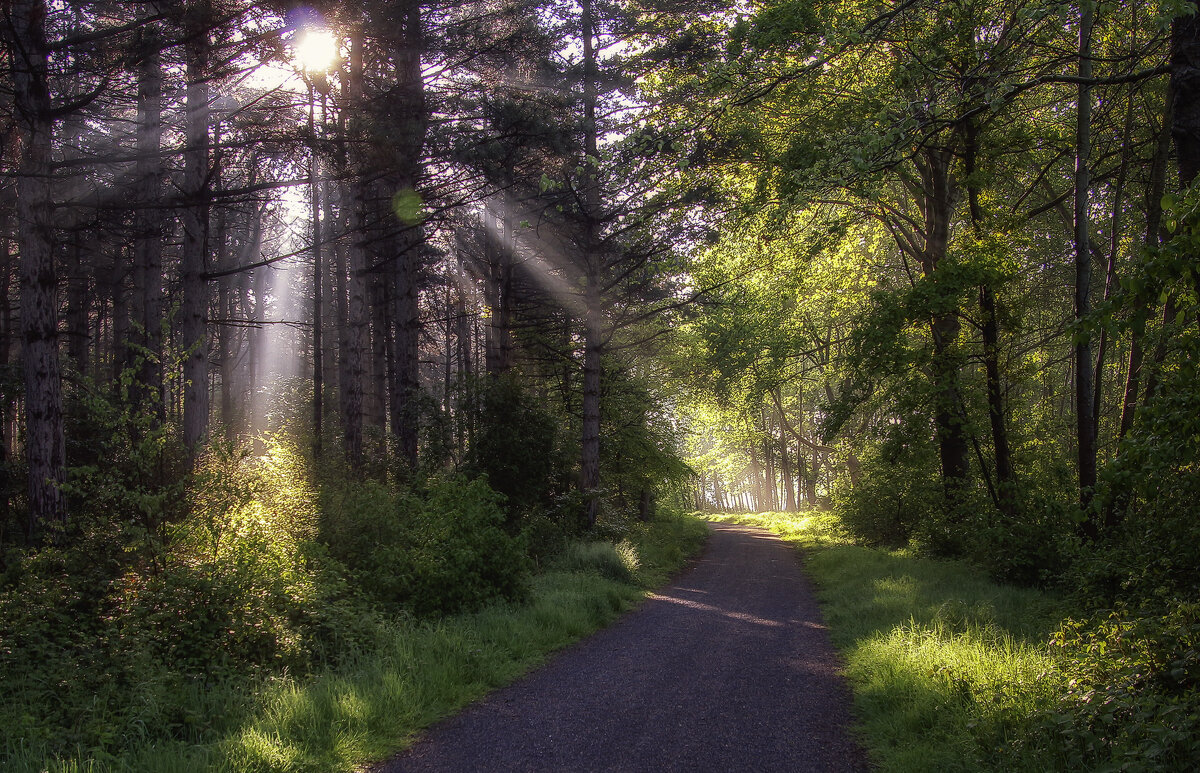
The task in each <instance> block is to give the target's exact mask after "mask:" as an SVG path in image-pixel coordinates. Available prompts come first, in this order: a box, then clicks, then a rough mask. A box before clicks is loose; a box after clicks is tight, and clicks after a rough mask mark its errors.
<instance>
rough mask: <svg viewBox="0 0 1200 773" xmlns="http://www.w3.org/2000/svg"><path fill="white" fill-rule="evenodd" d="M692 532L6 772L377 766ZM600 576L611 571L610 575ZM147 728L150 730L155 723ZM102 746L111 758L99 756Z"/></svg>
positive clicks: (651, 538)
mask: <svg viewBox="0 0 1200 773" xmlns="http://www.w3.org/2000/svg"><path fill="white" fill-rule="evenodd" d="M706 534H707V531H706V529H705V526H704V524H703V522H701V521H700V520H698V519H696V518H692V517H688V516H671V517H665V518H663V519H661V520H658V521H655V522H653V523H651V524H649V525H647V526H644V527H643V526H637V527H634V528H633V529H632V531H631V534H630V537H629V539H628V540H627V541H626V542H624V543H622V545H620V546H618V547H614V546H612V545H611V544H610V545H608V546H607V548H604V547H599V546H592V547H587V548H584V552H587V551H592V552H593V553H597V552H599V553H602V554H606V553H611V555H612V556H615V557H616V559H617V562H618V565H619V566H620V567H622V569H623V570H624V572H625V574H624V575H623V577H624V580H623V581H618V580H614V579H611V578H610V577H606V576H604V574H603V573H604V572H605V571H606V569H604V568H603V566H609V563H606V562H607V561H608V559H606V558H601V559H599V560H600V563H601V564H602V567H601V568H597V567H596V566H594V565H592V566H588V565H584V566H573V567H568V568H554V569H552V570H550V571H546V572H543V573H541V574H539V575H537V576H536V577H534V579H533V591H532V594H531V599H530V600H529V601H528V602H527V603H524V604H520V605H499V606H494V607H490V608H487V609H484V610H482V611H480V612H476V613H472V614H464V615H457V616H453V617H447V618H444V619H442V620H439V621H435V622H420V621H415V620H412V619H398V620H395V621H393V622H392V623H390V624H389V627H388V628H387V630H386V631H384V632H383V634H382V635H381V636H380V637H379V643H378V644H377V646H375V647H374V648H372V649H371V650H370V651H364V652H359V653H357V654H356V655H355V656H354V657H352V658H349V659H347V660H345V661H344V662H343V663H342V664H341V665H340V666H339V667H337V668H336V669H331V670H326V671H324V672H320V673H317V674H315V675H312V676H308V677H303V678H301V677H289V676H284V677H276V678H273V679H271V680H269V681H259V682H255V683H249V684H248V683H228V682H226V683H216V684H213V685H204V686H200V685H198V686H196V687H195V688H194V694H193V695H189V696H188V697H187V698H186V699H185V700H184V703H185V704H186V706H187V708H186V710H185V711H184V714H185V717H184V718H183V719H182V722H183V724H185V725H187V726H189V729H188V730H186V731H185V732H171V733H166V732H164V731H163V727H162V726H161V725H162V723H163V722H164V719H163V718H162V717H161V716H156V715H155V714H154V707H153V706H147V709H146V712H145V713H146V716H147V722H146V723H145V724H143V725H141V726H140V727H139V726H137V725H136V724H135V725H126V726H122V727H114V728H113V730H112V732H113V733H114V734H122V735H124V736H126V737H124V738H122V740H121V743H118V744H113V745H112V746H115V747H117V748H120V749H121V752H120V753H118V754H112V753H106V752H104V751H102V750H97V749H77V750H76V753H75V754H74V755H72V756H71V757H69V758H62V759H54V760H48V759H46V755H45V753H44V750H41V749H39V748H36V746H24V747H22V746H18V747H17V748H13V747H12V746H10V747H9V748H8V749H6V750H0V751H3V752H4V756H3V757H0V760H2V761H3V767H4V770H6V771H14V773H15V772H16V771H31V772H32V771H62V772H63V773H76V772H82V771H109V770H112V771H163V772H164V773H173V772H174V771H179V772H180V773H183V772H184V771H189V772H190V771H199V770H209V771H238V772H239V773H240V772H241V771H351V770H357V769H360V768H361V767H362V766H363V765H364V764H367V763H370V762H373V761H377V760H380V759H384V758H386V757H388V756H389V755H390V754H392V753H394V752H396V751H397V750H399V749H401V748H403V747H404V746H406V745H407V744H408V743H410V742H411V741H412V740H413V739H414V738H415V737H416V735H417V733H418V732H419V731H420V730H422V729H423V728H425V727H427V726H428V725H430V724H431V723H433V722H435V721H436V720H438V719H440V718H442V717H445V716H447V715H450V714H453V713H455V712H456V711H458V710H460V709H462V708H463V707H464V706H466V705H467V704H468V703H470V702H472V701H474V700H477V699H478V698H480V697H481V696H483V695H484V694H486V693H487V692H489V691H490V690H493V689H495V688H496V687H499V686H501V685H504V684H507V683H509V682H511V681H513V680H514V679H516V678H517V677H519V676H521V675H522V674H524V673H526V672H527V671H529V670H530V669H531V668H534V667H535V666H537V665H538V664H540V663H542V662H543V661H544V660H545V658H546V657H547V655H548V654H549V653H551V652H553V651H555V650H557V649H560V648H562V647H563V646H565V645H567V644H569V643H571V642H573V641H575V640H577V639H579V638H580V637H582V636H585V635H587V634H589V633H591V632H593V631H595V630H597V629H599V628H601V627H603V626H604V625H606V624H607V623H609V622H611V621H612V620H614V619H615V618H616V617H617V616H618V615H620V614H621V613H622V612H624V611H625V610H628V609H630V608H631V607H633V606H634V605H636V604H637V603H638V602H640V601H641V600H642V599H643V598H644V597H645V594H646V590H647V589H648V588H651V587H654V586H656V585H658V584H661V582H663V581H664V580H665V579H666V578H667V577H668V576H669V575H670V574H671V573H672V572H674V571H675V570H677V569H678V568H680V567H681V566H682V565H683V563H684V562H685V561H686V560H687V558H688V557H689V556H690V555H691V554H692V553H694V552H696V551H697V550H698V549H699V548H700V546H701V545H702V544H703V542H704V539H705V536H706ZM609 569H611V566H609ZM156 723H157V724H156ZM110 748H111V747H110Z"/></svg>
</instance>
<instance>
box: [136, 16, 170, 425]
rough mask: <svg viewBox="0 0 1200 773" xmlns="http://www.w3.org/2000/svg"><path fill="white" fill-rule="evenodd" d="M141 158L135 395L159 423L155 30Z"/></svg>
mask: <svg viewBox="0 0 1200 773" xmlns="http://www.w3.org/2000/svg"><path fill="white" fill-rule="evenodd" d="M137 44H138V55H139V57H140V61H139V68H138V122H137V127H138V134H137V154H138V160H137V163H136V166H135V170H134V174H135V176H136V180H137V183H136V184H137V192H136V194H135V199H136V201H137V202H138V206H137V207H136V208H135V211H134V213H133V218H134V234H135V235H134V239H135V241H134V248H133V264H134V270H133V286H134V291H133V292H134V294H133V307H134V314H135V319H136V320H137V322H138V325H140V326H141V328H142V329H141V331H140V335H139V336H138V340H139V342H140V343H141V345H142V348H143V356H142V359H141V368H140V369H139V373H138V382H139V383H138V386H137V389H136V390H135V396H136V397H138V398H141V397H142V396H143V395H146V394H147V393H148V397H149V399H150V401H151V403H152V405H153V406H154V414H155V416H156V417H157V419H158V421H160V422H161V421H163V419H165V417H166V407H165V405H164V404H163V400H164V395H163V372H162V293H163V290H162V243H163V238H164V236H165V234H164V225H165V221H166V215H165V211H164V209H163V202H162V199H163V191H162V182H163V175H164V171H163V160H162V100H163V85H162V78H163V74H162V59H161V45H162V44H161V41H160V40H159V38H158V36H157V34H156V33H155V32H154V31H153V30H151V29H144V30H142V32H141V33H140V36H139V39H138V43H137Z"/></svg>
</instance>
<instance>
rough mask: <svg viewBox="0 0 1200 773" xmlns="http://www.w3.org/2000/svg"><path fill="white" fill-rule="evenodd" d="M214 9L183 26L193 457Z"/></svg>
mask: <svg viewBox="0 0 1200 773" xmlns="http://www.w3.org/2000/svg"><path fill="white" fill-rule="evenodd" d="M210 10H211V9H210V8H209V6H208V3H207V2H200V3H196V4H195V5H194V6H192V7H190V8H189V9H188V11H187V14H186V17H185V20H184V26H185V31H186V32H187V42H186V43H185V44H184V64H185V68H186V77H187V95H186V99H185V104H186V110H187V118H186V122H185V129H186V140H187V145H186V147H185V149H184V154H183V156H184V158H183V195H184V199H185V206H184V207H183V210H182V212H181V216H180V219H181V220H182V222H183V250H182V252H181V255H180V284H181V290H182V294H183V302H182V307H181V309H180V312H181V313H180V317H181V319H180V337H181V339H182V340H181V344H182V346H183V350H184V353H185V355H184V361H183V380H184V395H183V442H184V445H185V446H186V447H187V449H188V453H189V454H191V455H192V456H193V458H194V457H195V455H196V453H197V452H198V451H199V449H200V444H201V443H202V442H203V441H204V438H205V435H206V434H207V432H208V405H209V396H208V331H207V320H206V317H207V312H208V283H207V282H206V281H205V279H204V273H205V270H206V268H207V265H206V264H207V261H208V211H209V182H208V174H209V144H208V143H209V137H208V124H209V99H208V94H209V91H208V80H207V78H208V57H209V40H208V36H209V24H208V18H209V16H210Z"/></svg>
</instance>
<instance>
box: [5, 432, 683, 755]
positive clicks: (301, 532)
mask: <svg viewBox="0 0 1200 773" xmlns="http://www.w3.org/2000/svg"><path fill="white" fill-rule="evenodd" d="M222 479H223V480H222ZM197 480H205V481H207V482H208V483H210V484H211V487H205V489H204V491H203V492H197V496H198V498H199V499H201V500H203V502H204V508H209V511H208V515H207V517H197V518H195V519H194V520H190V521H187V520H185V521H184V522H182V523H180V524H179V525H178V532H176V531H172V540H171V541H170V542H168V543H167V545H166V547H167V548H169V550H168V552H167V553H166V554H164V555H163V556H162V557H161V560H160V561H159V562H158V564H157V568H146V570H145V571H144V572H142V573H140V574H139V573H136V572H134V570H133V567H128V568H126V570H125V571H126V574H124V575H120V576H118V577H117V578H116V579H115V580H113V579H112V570H111V567H109V566H108V565H106V564H97V562H95V561H94V560H93V556H95V555H97V554H98V553H97V545H102V544H105V543H106V542H108V541H110V540H112V538H113V535H112V533H96V534H85V535H82V536H80V537H78V540H79V541H78V542H76V543H74V544H73V545H71V546H69V547H65V548H61V549H60V548H54V547H48V548H45V549H43V550H40V551H34V552H30V553H28V554H26V555H24V556H22V558H21V560H20V561H19V562H18V563H17V564H15V565H14V566H13V567H11V569H10V571H9V572H8V573H6V574H5V575H4V583H3V585H2V586H0V690H3V693H4V695H5V700H4V702H3V703H2V704H0V766H2V767H4V769H5V770H14V771H18V770H29V771H39V770H63V771H66V770H78V769H84V768H90V767H92V766H95V767H98V768H103V769H112V770H148V769H153V770H229V769H234V770H249V769H272V770H315V769H320V770H352V769H359V768H360V767H361V765H362V764H363V763H366V762H370V761H374V760H377V759H380V758H382V757H384V756H386V755H387V754H390V753H392V752H393V751H395V750H396V749H397V748H399V747H401V746H402V745H403V744H405V743H407V742H409V741H410V740H411V738H412V736H413V734H414V733H415V732H416V731H417V730H418V729H420V728H422V727H424V726H425V725H428V724H429V723H431V722H433V721H435V720H437V719H438V718H440V717H442V716H444V715H445V714H447V713H448V712H451V711H454V710H457V709H458V708H461V707H462V706H463V705H465V704H466V703H467V702H469V701H471V700H473V699H475V698H477V697H478V696H479V695H481V694H482V693H483V692H485V691H486V690H488V689H491V688H493V687H496V686H498V685H501V684H504V683H506V682H508V681H511V680H512V679H514V678H516V677H517V676H519V675H520V674H521V673H523V672H524V671H526V670H527V669H529V668H531V667H533V666H535V665H536V664H537V663H539V662H540V661H541V660H542V658H544V657H545V655H546V654H547V653H548V652H550V651H552V650H554V649H557V648H559V647H562V646H564V645H565V644H567V643H569V642H571V641H573V640H574V639H576V638H578V637H580V636H582V635H584V634H586V633H588V632H590V631H592V630H595V628H597V627H599V626H601V625H603V624H605V623H606V622H608V621H610V620H611V619H612V618H613V617H614V616H615V615H616V614H618V613H619V612H621V611H623V610H624V609H627V608H628V607H629V606H630V605H631V604H633V603H635V602H636V601H637V600H638V599H639V598H640V597H641V596H642V590H641V587H645V586H639V585H637V584H636V583H634V582H632V580H633V579H634V578H632V577H626V580H627V581H626V582H615V581H613V580H610V579H605V578H602V577H601V576H599V575H598V574H596V573H595V572H592V571H586V570H584V571H578V572H577V571H567V570H562V569H558V570H554V571H550V572H545V573H542V574H540V575H538V576H537V577H535V578H533V579H532V581H531V582H530V585H529V588H528V594H527V595H525V596H524V597H523V599H522V601H521V602H520V603H515V604H511V603H503V604H492V605H489V606H488V607H486V608H485V609H482V610H480V611H475V612H471V613H466V614H458V615H445V616H441V617H439V618H438V619H436V620H419V619H417V618H416V617H414V616H412V615H408V614H399V615H382V614H379V611H378V609H379V606H380V605H381V602H379V601H378V589H375V590H371V589H360V588H359V587H358V586H357V584H356V583H357V582H358V581H359V579H360V578H365V577H366V575H364V574H361V573H359V572H356V571H353V570H350V569H347V568H346V566H345V565H343V564H342V563H341V561H340V560H338V559H336V558H334V556H333V553H335V552H340V554H341V555H343V556H344V557H346V559H347V560H348V561H361V560H362V559H363V557H364V555H365V554H364V553H363V552H362V551H364V550H367V549H368V546H369V545H370V543H371V541H372V540H375V539H388V540H393V539H398V540H404V539H411V538H412V535H413V534H414V531H413V530H414V529H416V530H417V531H419V532H421V533H423V534H424V535H425V538H426V539H433V538H434V537H435V536H437V537H440V538H445V537H446V535H445V529H446V528H448V527H450V526H451V525H455V524H463V523H466V524H468V525H474V526H479V525H480V522H482V523H485V524H489V525H490V530H491V531H492V532H494V534H495V535H501V536H502V537H503V538H504V539H508V540H510V543H509V544H514V543H515V540H511V538H509V537H508V536H507V535H506V534H505V533H504V531H503V529H502V528H501V524H502V522H503V514H502V511H501V509H500V506H499V499H498V495H497V494H495V493H494V492H491V491H490V490H488V489H487V487H486V485H485V484H484V483H483V482H482V481H474V482H464V481H446V482H444V483H442V484H440V485H439V486H435V487H434V489H433V490H432V491H431V492H430V493H429V495H428V496H427V497H426V498H424V499H420V498H417V497H415V496H413V495H410V494H406V495H403V496H401V495H397V494H393V493H390V492H388V491H387V490H386V489H384V488H383V487H380V486H377V485H374V484H365V485H364V484H349V483H346V482H344V481H343V482H342V485H343V486H344V487H345V488H344V490H342V491H340V492H338V493H336V494H335V495H329V494H328V493H324V494H322V493H318V492H317V491H316V490H315V488H314V487H313V486H312V485H311V484H309V483H307V482H306V481H307V480H308V478H307V476H306V474H305V465H304V463H303V460H302V459H301V458H300V457H298V456H297V455H296V454H295V449H294V448H289V447H288V446H287V445H286V444H277V445H274V446H272V447H271V449H270V451H269V453H268V454H267V455H266V456H265V457H261V458H260V457H254V456H253V455H250V454H246V453H245V452H244V450H243V451H239V450H237V449H236V448H215V449H213V450H212V451H211V452H210V453H209V454H208V455H207V456H206V458H205V462H204V464H203V465H202V471H201V473H200V475H199V476H198V477H197ZM414 502H416V503H418V504H420V507H419V508H418V509H417V510H416V511H415V512H414V511H409V510H404V509H402V508H401V507H400V505H402V504H405V503H407V504H410V505H411V504H413V503H414ZM318 503H320V507H318ZM333 506H336V507H338V508H341V511H340V512H338V513H336V516H335V517H332V518H331V517H330V516H331V515H334V513H333V512H332V511H331V510H330V509H329V508H330V507H333ZM204 508H197V513H198V514H199V513H200V512H201V511H202V510H204ZM349 509H354V510H355V512H353V513H350V514H347V510H349ZM422 510H425V511H426V512H422ZM397 513H399V515H397ZM447 514H448V515H447ZM377 517H384V518H385V520H386V523H385V524H384V525H383V526H382V527H381V528H380V529H379V530H377V531H375V532H373V533H372V532H368V534H367V535H366V536H365V537H363V538H362V539H361V541H360V542H358V543H355V544H351V545H349V546H342V547H343V548H344V549H342V550H340V551H336V550H335V547H338V546H339V544H340V543H339V541H340V540H341V539H350V538H351V537H352V536H353V535H354V534H355V528H356V527H357V526H364V527H365V526H368V525H369V524H370V523H371V522H372V519H374V518H377ZM412 520H416V521H421V522H422V523H421V524H414V523H412V522H411V521H412ZM422 530H423V531H422ZM703 533H704V527H703V525H702V524H700V523H699V522H698V521H696V520H695V519H687V518H684V517H683V516H671V517H670V518H668V519H666V520H663V521H655V522H652V523H650V524H646V525H644V526H643V527H642V528H641V530H639V531H638V532H637V533H636V534H634V535H633V536H631V538H630V542H629V543H627V544H626V545H625V546H624V547H622V548H621V550H622V551H624V553H625V555H626V560H630V559H631V558H632V556H635V555H639V556H641V565H642V570H643V571H644V572H646V573H648V575H649V576H650V577H652V578H655V579H656V580H661V578H662V577H664V576H665V574H666V573H667V572H670V571H674V570H675V569H677V568H678V567H679V566H680V565H681V564H682V561H683V560H684V559H685V558H686V556H687V555H690V553H691V552H694V550H695V549H696V548H697V547H698V546H699V544H700V541H701V540H698V539H697V536H700V537H702V535H703ZM265 535H271V539H264V536H265ZM314 536H317V539H316V540H314ZM326 540H328V541H329V545H328V550H326V549H325V547H324V546H323V543H324V542H325V541H326ZM451 541H453V538H451ZM464 544H467V546H468V547H470V546H471V545H475V546H476V547H489V546H490V547H494V545H483V544H479V543H464ZM608 547H609V550H610V551H615V550H616V548H614V547H613V546H611V545H609V546H608ZM461 549H462V544H460V545H459V548H457V549H452V550H451V551H449V554H450V555H453V554H454V553H455V552H456V550H461ZM509 558H512V557H511V556H509ZM652 562H655V563H652ZM470 563H471V561H468V562H467V565H468V566H469V565H470ZM518 563H519V562H518ZM225 564H228V565H227V566H226V565H225ZM363 568H364V567H361V566H360V567H359V570H361V569H363ZM393 568H394V567H393ZM376 569H378V570H380V571H387V570H388V569H389V567H388V566H387V565H386V564H380V565H379V566H378V567H376ZM468 571H470V570H468ZM272 575H278V576H277V577H272ZM443 579H445V575H444V573H443V574H437V573H435V574H434V575H433V581H431V582H430V587H431V588H434V589H435V590H440V586H437V585H436V582H435V581H440V580H443ZM478 581H479V577H475V579H474V580H473V581H472V582H473V583H475V584H474V585H473V586H472V587H478V585H477V583H478ZM441 598H443V599H445V598H447V597H446V596H445V595H443V596H442V597H441ZM452 598H453V599H455V600H457V599H458V597H452ZM492 598H496V595H495V594H493V596H492ZM368 601H370V603H367V602H368ZM206 647H207V648H208V649H207V650H206V649H205V648H206Z"/></svg>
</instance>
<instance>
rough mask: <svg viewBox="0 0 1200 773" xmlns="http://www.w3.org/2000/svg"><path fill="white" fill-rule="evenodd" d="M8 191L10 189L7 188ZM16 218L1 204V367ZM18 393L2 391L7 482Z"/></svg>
mask: <svg viewBox="0 0 1200 773" xmlns="http://www.w3.org/2000/svg"><path fill="white" fill-rule="evenodd" d="M3 193H4V195H7V194H8V193H9V191H8V189H7V188H5V189H4V191H3ZM12 234H13V219H12V210H11V209H10V208H9V204H7V203H6V204H0V368H5V369H7V368H8V367H9V365H10V364H11V361H12V338H13V336H12V322H13V319H12V308H11V306H10V304H9V297H10V296H11V294H12V276H13V271H12V269H13V251H12V246H13V245H12ZM15 409H16V396H15V395H14V394H12V393H11V392H10V391H9V390H8V389H7V388H5V389H4V390H3V391H2V392H0V470H2V471H3V472H0V475H3V476H4V478H3V480H4V481H5V482H7V475H8V472H7V470H8V462H9V461H10V460H11V459H12V456H13V445H12V442H13V437H14V435H15V433H14V432H13V427H12V425H13V422H14V414H15V413H16V410H15ZM0 507H2V508H4V510H3V512H0V517H4V516H7V515H8V510H7V508H8V498H7V497H2V498H0Z"/></svg>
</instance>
